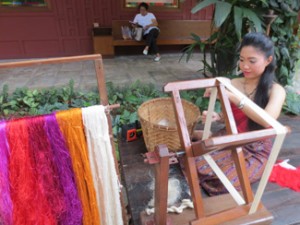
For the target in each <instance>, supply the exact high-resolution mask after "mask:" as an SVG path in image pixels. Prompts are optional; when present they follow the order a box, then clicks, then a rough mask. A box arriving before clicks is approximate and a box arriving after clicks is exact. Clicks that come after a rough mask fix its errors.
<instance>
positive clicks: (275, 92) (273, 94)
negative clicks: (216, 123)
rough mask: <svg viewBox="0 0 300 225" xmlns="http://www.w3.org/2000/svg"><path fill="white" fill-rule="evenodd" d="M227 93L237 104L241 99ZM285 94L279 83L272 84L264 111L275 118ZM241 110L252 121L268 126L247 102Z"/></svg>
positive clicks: (277, 115) (278, 113)
mask: <svg viewBox="0 0 300 225" xmlns="http://www.w3.org/2000/svg"><path fill="white" fill-rule="evenodd" d="M227 93H228V97H229V100H230V101H231V102H232V103H234V104H235V105H237V106H238V105H239V104H240V102H241V100H242V99H241V98H239V97H237V96H235V95H233V94H232V93H231V92H229V91H228V92H227ZM285 96H286V93H285V90H284V88H283V87H282V86H280V85H279V84H273V86H272V88H271V91H270V98H269V102H268V104H267V106H266V107H265V111H266V112H267V113H268V114H269V115H270V116H271V117H273V118H274V119H277V118H278V117H279V115H280V112H281V109H282V106H283V104H284V100H285ZM242 111H243V112H244V113H245V114H246V115H247V116H248V117H249V118H250V119H251V120H253V121H254V122H256V123H258V124H260V125H261V126H263V127H265V128H267V127H269V124H267V123H266V122H265V121H264V120H262V119H261V118H260V117H259V116H257V115H256V113H255V111H254V110H253V109H252V108H251V107H249V106H248V105H247V104H245V105H244V107H243V108H242Z"/></svg>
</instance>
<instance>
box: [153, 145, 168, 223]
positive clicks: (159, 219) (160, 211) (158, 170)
mask: <svg viewBox="0 0 300 225" xmlns="http://www.w3.org/2000/svg"><path fill="white" fill-rule="evenodd" d="M155 151H156V152H157V154H158V155H159V156H160V162H159V163H158V164H155V196H154V198H155V201H154V206H155V214H154V220H155V224H167V207H168V181H169V179H168V178H169V150H168V148H167V146H166V145H158V146H156V149H155Z"/></svg>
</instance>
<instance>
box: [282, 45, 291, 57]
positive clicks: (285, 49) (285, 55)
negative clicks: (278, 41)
mask: <svg viewBox="0 0 300 225" xmlns="http://www.w3.org/2000/svg"><path fill="white" fill-rule="evenodd" d="M280 53H281V54H282V55H283V56H284V57H285V58H290V53H289V50H288V49H287V48H286V47H284V48H281V49H280Z"/></svg>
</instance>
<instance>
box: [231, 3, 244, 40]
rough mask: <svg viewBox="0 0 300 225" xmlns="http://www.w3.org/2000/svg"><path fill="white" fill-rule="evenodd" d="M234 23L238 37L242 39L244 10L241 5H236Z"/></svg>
mask: <svg viewBox="0 0 300 225" xmlns="http://www.w3.org/2000/svg"><path fill="white" fill-rule="evenodd" d="M233 10H234V25H235V32H236V34H237V36H238V39H239V40H241V39H242V25H243V10H242V9H241V8H240V7H237V6H234V9H233Z"/></svg>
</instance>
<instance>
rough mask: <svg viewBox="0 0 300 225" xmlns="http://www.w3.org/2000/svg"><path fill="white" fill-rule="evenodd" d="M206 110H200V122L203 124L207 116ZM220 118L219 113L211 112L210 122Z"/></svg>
mask: <svg viewBox="0 0 300 225" xmlns="http://www.w3.org/2000/svg"><path fill="white" fill-rule="evenodd" d="M207 113H208V112H207V111H203V112H202V124H205V122H206V117H207ZM221 119H222V118H221V117H220V115H219V114H218V113H216V112H213V113H212V122H216V121H220V120H221Z"/></svg>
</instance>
